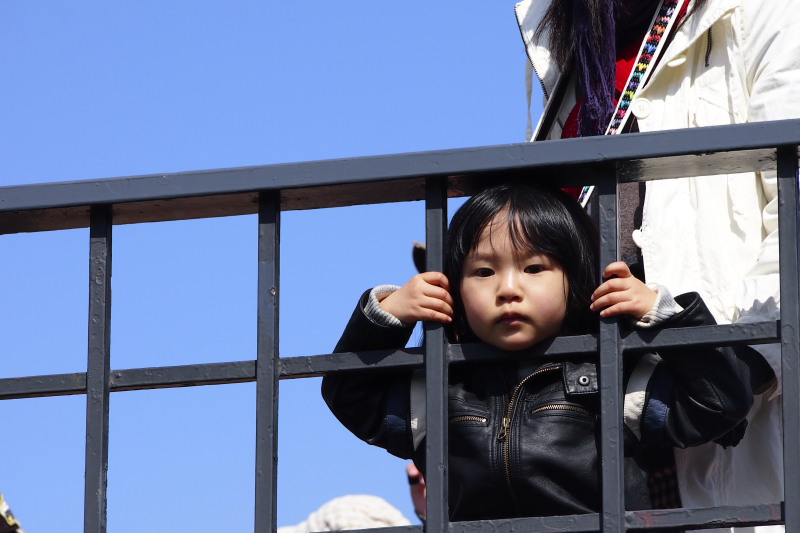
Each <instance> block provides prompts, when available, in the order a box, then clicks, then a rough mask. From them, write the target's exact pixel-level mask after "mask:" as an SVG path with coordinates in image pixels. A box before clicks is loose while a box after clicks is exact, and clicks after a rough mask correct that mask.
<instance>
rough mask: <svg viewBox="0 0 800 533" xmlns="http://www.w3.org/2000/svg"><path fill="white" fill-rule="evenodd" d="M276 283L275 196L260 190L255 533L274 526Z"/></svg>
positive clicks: (277, 198)
mask: <svg viewBox="0 0 800 533" xmlns="http://www.w3.org/2000/svg"><path fill="white" fill-rule="evenodd" d="M279 282H280V193H278V192H269V193H267V192H265V193H261V196H260V197H259V207H258V288H257V290H258V316H257V321H258V325H257V336H258V341H257V352H258V353H257V359H256V502H255V531H256V533H269V532H271V531H275V530H276V527H277V509H278V378H279V373H280V372H279V370H280V366H279V365H280V355H279V351H278V350H279V345H278V323H279V318H280V317H279V312H278V301H279Z"/></svg>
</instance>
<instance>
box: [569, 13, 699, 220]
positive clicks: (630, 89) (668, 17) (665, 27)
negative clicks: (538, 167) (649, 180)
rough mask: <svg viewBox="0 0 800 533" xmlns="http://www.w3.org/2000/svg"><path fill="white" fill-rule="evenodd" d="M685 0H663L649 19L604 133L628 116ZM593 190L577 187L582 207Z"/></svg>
mask: <svg viewBox="0 0 800 533" xmlns="http://www.w3.org/2000/svg"><path fill="white" fill-rule="evenodd" d="M685 1H688V0H664V1H663V2H662V3H661V7H660V8H659V9H658V12H657V13H656V16H655V17H654V18H653V22H652V23H651V24H650V28H651V29H650V33H649V34H648V35H647V36H646V37H645V39H644V41H643V42H642V46H641V48H640V49H639V54H638V56H637V57H638V59H637V61H636V64H635V65H634V67H633V69H631V73H630V75H629V76H628V81H627V82H626V83H625V90H624V91H622V95H621V96H620V98H619V102H617V107H616V109H615V110H614V114H613V115H612V117H611V122H610V123H609V125H608V128H607V129H606V135H614V134H617V133H619V132H620V131H621V130H622V129H623V127H624V126H625V123H626V121H627V119H628V117H629V115H628V109H629V108H630V106H631V102H632V101H633V97H634V96H635V95H636V91H637V90H638V89H639V87H641V86H642V85H644V82H645V81H647V78H648V76H649V75H650V73H651V72H652V69H650V66H651V65H655V61H654V58H657V57H658V55H659V54H660V53H661V50H662V49H663V45H664V43H665V42H666V39H664V37H665V36H667V35H669V32H670V30H671V29H672V25H673V24H674V23H675V19H676V18H677V14H678V13H679V12H680V10H679V8H680V7H681V5H682V4H683V2H685ZM592 192H594V185H587V186H585V187H584V188H583V189H582V190H581V194H580V196H579V197H578V202H580V204H581V205H582V206H583V207H586V205H587V204H588V203H589V198H590V197H591V195H592Z"/></svg>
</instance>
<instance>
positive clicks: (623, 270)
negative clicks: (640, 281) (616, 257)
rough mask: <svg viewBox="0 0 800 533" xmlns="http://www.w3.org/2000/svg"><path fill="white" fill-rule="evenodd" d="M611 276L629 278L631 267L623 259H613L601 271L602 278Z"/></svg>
mask: <svg viewBox="0 0 800 533" xmlns="http://www.w3.org/2000/svg"><path fill="white" fill-rule="evenodd" d="M613 276H617V277H618V278H629V277H630V276H631V269H630V268H629V267H628V264H627V263H625V261H614V262H613V263H611V264H610V265H608V266H607V267H606V268H605V270H604V271H603V278H611V277H613Z"/></svg>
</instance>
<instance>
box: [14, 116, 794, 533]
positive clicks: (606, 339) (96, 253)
mask: <svg viewBox="0 0 800 533" xmlns="http://www.w3.org/2000/svg"><path fill="white" fill-rule="evenodd" d="M798 146H800V120H790V121H789V120H787V121H778V122H768V123H756V124H746V125H737V126H720V127H714V128H698V129H691V130H680V131H664V132H657V133H639V134H633V135H625V136H616V137H593V138H586V139H572V140H562V141H548V142H541V143H524V144H514V145H504V146H490V147H480V148H467V149H460V150H445V151H434V152H420V153H413V154H401V155H388V156H378V157H365V158H354V159H341V160H330V161H317V162H307V163H297V164H281V165H266V166H260V167H247V168H236V169H225V170H211V171H203V172H186V173H178V174H165V175H150V176H138V177H127V178H113V179H106V180H91V181H79V182H70V183H49V184H42V185H29V186H19V187H3V188H0V234H10V233H19V232H30V231H50V230H59V229H70V228H85V227H88V228H90V272H91V275H90V284H89V289H88V290H89V298H90V305H89V322H88V328H89V346H88V364H87V368H86V372H80V373H72V374H42V375H37V376H31V377H22V378H7V379H0V399H3V400H8V399H15V398H34V397H44V396H60V395H73V394H85V395H86V397H87V419H86V466H85V469H86V482H85V510H84V513H85V522H84V531H85V532H87V533H104V532H105V531H106V472H107V470H108V432H109V409H108V405H109V395H110V393H112V392H115V391H130V390H145V389H155V388H170V387H182V386H199V385H212V384H223V383H238V382H247V381H255V382H256V383H257V387H256V388H257V393H256V401H257V410H256V420H255V426H256V439H257V445H256V472H255V482H256V492H255V502H254V506H255V530H256V531H257V532H264V531H272V530H274V528H275V526H276V515H277V504H276V502H277V464H276V463H277V439H278V431H277V429H278V414H277V403H278V395H279V393H278V381H279V380H280V379H286V378H302V377H311V376H320V375H323V374H325V373H328V372H336V371H341V370H352V369H360V368H364V367H365V366H369V367H409V366H424V368H425V375H426V383H427V420H428V439H427V449H426V453H427V464H428V470H427V473H426V481H427V486H428V518H427V525H426V527H427V530H428V531H446V530H449V531H454V532H455V531H463V532H473V531H474V532H477V531H542V532H545V531H559V532H579V531H587V532H588V531H604V532H623V531H639V530H659V529H667V528H675V527H683V528H688V529H696V528H698V527H701V526H711V525H713V526H722V525H750V524H777V523H785V524H786V526H787V531H800V507H798V506H796V505H794V506H784V505H783V502H772V503H758V504H753V505H748V506H740V507H723V508H710V509H675V510H658V511H646V512H631V511H625V508H624V502H623V479H622V453H623V450H622V445H621V443H622V438H621V435H622V421H621V416H620V413H621V412H622V409H621V402H622V396H623V395H622V383H621V368H620V365H621V357H620V354H621V353H622V352H624V351H626V350H636V349H641V348H642V347H643V346H648V347H651V348H658V347H665V346H683V345H691V344H696V343H711V344H732V343H737V342H738V343H744V342H746V343H748V344H759V343H777V342H779V343H780V345H781V350H782V357H783V383H784V385H783V391H784V392H783V406H784V409H783V413H784V421H783V422H784V442H783V449H784V469H785V471H784V480H785V501H789V502H797V501H800V438H798V437H800V283H799V282H798V253H797V248H798V246H797V245H798V233H797V227H798V183H797V171H798ZM768 169H777V172H778V187H779V199H780V202H779V203H780V213H779V224H780V250H781V251H780V268H781V302H782V306H781V318H780V321H779V322H772V321H766V322H759V323H751V324H736V325H726V326H713V327H698V328H681V329H668V330H664V331H659V332H657V333H655V334H653V333H649V334H647V335H643V334H639V333H637V332H632V333H630V334H627V335H625V336H624V337H623V336H621V335H620V331H619V328H618V326H617V324H616V322H615V321H613V320H604V321H602V323H601V328H600V331H599V333H598V334H596V335H581V336H573V337H561V338H558V339H555V341H554V342H553V343H552V344H550V345H549V346H548V347H547V348H546V349H542V353H545V354H547V355H563V356H565V357H567V356H569V355H571V354H586V353H597V352H599V354H600V355H599V356H600V362H601V403H602V411H601V431H602V434H603V435H604V436H606V438H604V440H603V443H602V444H603V445H602V464H603V467H602V488H603V494H604V498H603V509H602V512H600V513H597V514H587V515H576V516H562V517H546V518H537V517H532V518H520V519H513V520H510V519H509V520H495V521H481V522H458V523H450V522H449V521H448V516H447V490H446V487H447V423H446V421H447V416H446V415H447V413H446V410H447V380H448V372H447V369H448V365H449V364H450V363H452V362H457V361H460V360H463V359H465V358H467V357H468V358H470V359H471V360H476V359H481V358H489V357H491V358H492V359H494V360H496V359H497V358H498V357H503V355H502V354H500V353H499V352H494V351H492V350H488V351H487V350H486V349H485V347H481V349H480V350H477V351H476V350H475V348H476V346H474V345H449V344H448V343H447V342H446V340H445V337H444V334H443V330H442V328H441V326H439V325H426V343H425V348H424V349H404V350H396V351H389V352H374V353H360V354H353V353H339V354H322V355H317V356H309V357H288V358H281V357H280V355H279V352H278V323H279V311H278V297H279V294H280V291H279V290H278V289H279V286H280V272H279V264H280V262H279V251H280V215H281V212H283V211H286V210H297V209H310V208H318V207H332V206H345V205H355V204H366V203H382V202H397V201H408V200H420V199H425V202H426V224H427V235H426V238H427V244H428V259H427V260H428V267H429V269H436V270H439V269H441V266H442V254H443V249H444V236H445V231H446V225H447V209H446V206H447V204H446V199H447V197H448V196H450V197H453V196H464V195H468V194H470V193H471V192H473V191H475V190H477V189H478V188H479V187H481V186H482V185H483V184H485V183H488V182H489V181H491V180H492V179H493V178H497V177H498V176H505V177H510V176H535V179H537V180H543V181H549V182H553V183H557V184H559V185H562V186H571V185H583V184H587V183H595V184H597V185H598V191H599V202H600V233H601V253H600V258H601V264H607V263H609V262H611V261H612V260H615V259H616V257H617V221H616V205H617V202H616V194H617V184H618V183H620V182H629V181H645V180H653V179H669V178H678V177H683V176H705V175H713V174H719V173H734V172H745V171H761V170H768ZM252 213H257V214H258V236H259V237H258V289H257V290H258V309H257V324H258V326H257V360H256V361H240V362H229V363H213V364H195V365H185V366H167V367H158V368H136V369H127V370H115V369H112V368H111V367H110V337H109V332H110V326H111V311H110V297H109V296H110V280H111V275H110V273H111V266H112V232H113V228H114V226H115V225H120V224H135V223H141V222H153V221H166V220H179V219H192V218H209V217H219V216H229V215H239V214H252ZM5 305H13V302H5ZM419 529H420V526H406V527H400V528H394V529H393V530H396V531H398V532H400V531H417V530H419Z"/></svg>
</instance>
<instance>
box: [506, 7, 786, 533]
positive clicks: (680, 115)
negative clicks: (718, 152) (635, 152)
mask: <svg viewBox="0 0 800 533" xmlns="http://www.w3.org/2000/svg"><path fill="white" fill-rule="evenodd" d="M549 2H550V0H524V1H522V2H520V3H519V4H517V8H516V12H517V19H518V22H519V25H520V29H521V32H522V37H523V40H524V42H525V47H526V51H527V54H528V57H529V59H530V65H529V69H528V73H529V76H528V92H529V95H530V94H531V92H532V91H531V88H532V84H533V83H535V82H534V81H533V79H534V76H533V74H536V77H538V79H539V82H540V83H541V85H542V89H543V91H544V94H545V97H546V98H547V97H548V96H549V94H550V92H551V91H552V89H553V86H554V85H555V83H556V80H557V78H558V75H559V71H558V68H557V66H556V65H555V64H553V63H552V62H551V58H550V53H549V51H548V50H547V48H546V46H545V45H546V39H542V40H541V42H537V41H536V39H535V32H536V29H537V27H538V24H539V22H540V21H541V18H542V16H543V14H544V12H545V10H546V8H547V6H548V5H549ZM692 7H693V6H690V7H689V9H690V16H688V17H687V18H686V20H685V22H684V23H683V24H682V25H681V26H680V27H679V28H678V30H677V31H676V32H675V34H674V36H673V38H672V41H671V42H670V43H669V46H668V48H667V49H666V50H665V51H664V55H663V56H662V58H661V59H660V61H659V63H658V65H657V67H656V69H655V71H653V73H652V75H651V76H650V78H649V80H648V81H647V82H646V83H645V84H644V85H643V87H642V88H640V90H639V92H638V94H637V95H636V97H635V99H634V100H633V102H632V104H631V111H632V112H633V114H634V116H635V117H636V118H637V121H638V125H639V130H640V131H643V132H647V131H658V130H666V129H677V128H693V127H701V126H714V125H722V124H734V123H744V122H756V121H766V120H778V119H786V118H800V16H798V15H800V0H707V2H706V3H705V4H704V5H702V6H701V7H700V8H699V9H698V10H697V11H696V12H692ZM530 67H532V68H530ZM574 104H575V95H574V91H571V92H569V93H568V95H567V97H566V98H565V101H564V103H563V105H562V108H561V110H560V112H559V122H558V123H557V124H556V125H555V126H554V128H553V130H552V132H551V137H553V138H559V137H560V136H561V124H563V121H564V120H565V119H566V116H567V114H568V113H569V112H570V110H571V109H572V108H573V106H574ZM529 134H530V132H529ZM776 196H777V180H776V178H775V172H764V173H746V174H735V175H720V176H709V177H697V178H683V179H674V180H658V181H651V182H647V187H646V196H645V203H644V210H643V223H642V227H641V229H640V230H637V231H636V232H634V235H633V238H634V242H636V243H637V244H638V245H639V246H640V247H641V249H642V256H643V259H644V263H645V272H646V275H647V278H648V281H653V282H656V283H660V284H663V285H666V286H667V287H669V288H670V289H671V290H672V291H673V292H675V293H682V292H688V291H697V292H699V293H700V294H701V296H702V297H703V300H705V302H706V303H707V304H708V307H709V309H710V310H711V311H712V313H713V314H714V316H715V317H716V319H717V321H718V322H720V323H730V322H744V321H755V320H764V319H777V318H778V312H779V304H780V298H779V280H778V240H777V236H778V221H777V212H778V202H777V198H776ZM756 348H757V349H759V351H761V352H762V353H763V355H764V356H765V358H766V359H767V361H768V362H769V363H770V364H771V365H772V367H773V369H774V370H775V373H776V375H777V376H779V383H778V385H777V387H776V389H775V390H773V391H771V392H769V393H767V394H764V395H761V396H759V397H758V398H756V403H755V405H754V407H753V409H752V411H751V413H750V415H749V416H748V419H749V422H750V425H749V427H748V430H747V434H746V436H745V439H744V440H743V441H742V442H741V443H740V444H739V445H738V446H736V447H735V448H727V449H723V448H722V447H720V446H718V445H715V444H707V445H704V446H699V447H696V448H691V449H688V450H676V461H677V467H678V476H679V484H680V491H681V499H682V502H683V505H684V507H711V506H720V505H737V504H741V505H746V504H753V503H772V502H778V501H782V500H783V482H782V478H783V470H782V466H783V465H782V460H783V457H782V454H783V451H782V435H781V412H780V411H781V405H780V368H781V363H780V349H779V347H778V346H774V345H765V346H760V347H756ZM734 465H735V467H734ZM716 531H723V530H716ZM736 531H737V532H739V533H743V532H746V531H759V533H766V532H767V531H783V528H782V527H773V528H765V527H762V528H755V529H754V528H737V529H736Z"/></svg>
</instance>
